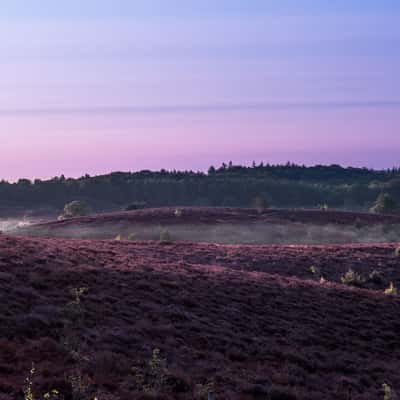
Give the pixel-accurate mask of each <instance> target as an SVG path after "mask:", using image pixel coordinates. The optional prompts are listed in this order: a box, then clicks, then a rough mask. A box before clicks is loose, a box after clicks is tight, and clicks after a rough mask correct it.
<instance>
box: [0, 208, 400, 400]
mask: <svg viewBox="0 0 400 400" xmlns="http://www.w3.org/2000/svg"><path fill="white" fill-rule="evenodd" d="M139 214H140V213H139ZM312 215H313V217H314V216H316V217H317V218H316V220H318V219H319V218H326V215H327V214H325V213H319V214H312ZM294 217H295V218H303V215H302V214H301V213H300V214H296V213H295V215H294ZM339 217H341V218H345V219H346V218H350V215H345V216H343V215H341V214H340V215H339ZM103 218H107V217H103ZM171 218H172V217H171ZM304 218H306V217H305V216H304ZM307 218H308V217H307ZM356 218H359V217H355V218H354V219H356ZM366 218H367V217H366ZM368 218H371V220H369V221H368V223H370V224H373V223H374V221H373V220H372V219H373V218H375V217H374V216H368ZM387 218H388V219H390V218H391V217H387ZM85 221H87V220H85ZM93 221H94V220H93ZM93 221H92V222H90V223H96V224H100V222H99V221H97V222H93ZM78 222H79V223H83V222H84V220H80V221H78ZM336 222H337V223H338V224H339V223H340V218H339V219H338V220H337V221H336ZM389 222H391V221H389ZM71 223H72V222H71V221H65V222H61V223H55V224H54V225H55V226H59V225H67V224H71ZM362 223H363V221H361V224H362ZM396 246H397V245H396V244H353V245H325V246H306V245H297V246H294V245H292V246H245V245H219V244H207V243H203V244H200V243H190V242H169V241H164V242H159V241H116V240H77V239H60V238H58V239H56V238H27V237H13V236H7V235H5V234H4V235H0V399H1V400H12V399H23V398H24V393H23V390H24V388H25V390H26V388H27V382H26V378H27V377H29V380H31V381H32V384H30V385H28V386H29V388H30V389H31V390H32V392H33V393H34V394H35V396H36V397H35V398H38V399H40V400H41V399H42V397H40V396H42V395H43V394H44V393H47V392H49V393H50V394H51V391H52V390H57V391H58V392H59V395H58V396H62V397H60V398H65V399H75V398H78V397H76V396H77V393H78V394H80V395H82V396H83V395H84V396H86V397H85V398H88V399H92V398H94V397H95V396H97V398H98V399H99V400H102V399H110V400H113V399H126V400H128V399H129V400H132V399H133V400H134V399H207V395H208V393H210V392H215V398H216V399H217V400H219V399H233V400H235V399H244V400H247V399H248V400H251V399H265V400H267V399H272V400H292V399H293V400H314V399H315V400H317V399H318V400H320V399H324V400H350V399H351V400H375V399H383V398H384V392H383V390H382V387H383V386H382V385H383V384H387V385H389V386H390V387H391V389H392V391H393V393H394V390H397V391H400V384H399V382H400V372H399V370H400V368H399V367H400V335H399V332H400V319H399V315H400V299H399V298H398V297H397V296H393V295H390V294H385V293H384V291H385V289H386V288H388V287H389V285H390V283H391V282H393V283H394V286H395V287H396V286H397V285H400V257H397V256H396V254H395V249H396ZM311 267H313V268H311ZM349 270H353V271H354V272H355V273H356V274H359V280H357V282H355V283H356V284H357V285H358V286H359V287H355V286H351V285H348V284H343V283H342V280H341V278H342V277H343V276H344V275H345V274H346V272H348V271H349ZM357 276H358V275H357ZM321 277H322V278H323V279H321ZM353 283H354V282H353ZM80 288H82V290H80ZM32 364H33V365H34V372H33V373H32V374H30V370H31V368H32ZM54 396H55V394H54Z"/></svg>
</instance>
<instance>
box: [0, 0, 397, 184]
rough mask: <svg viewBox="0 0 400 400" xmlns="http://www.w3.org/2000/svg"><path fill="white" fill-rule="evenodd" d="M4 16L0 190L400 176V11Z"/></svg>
mask: <svg viewBox="0 0 400 400" xmlns="http://www.w3.org/2000/svg"><path fill="white" fill-rule="evenodd" d="M4 3H5V5H4V6H2V10H1V11H0V72H1V73H0V88H1V90H0V138H1V146H0V178H5V179H16V178H18V177H29V178H32V177H51V176H55V175H60V174H62V173H63V174H65V175H67V176H79V175H83V174H85V173H90V174H96V173H104V172H110V171H112V170H137V169H144V168H146V169H147V168H149V169H159V168H168V169H172V168H177V169H207V167H208V166H209V165H210V164H216V165H219V164H221V162H222V161H229V160H232V161H233V162H235V163H246V164H249V163H251V161H252V160H255V161H257V162H258V161H261V160H263V161H266V162H274V163H276V162H286V161H289V160H290V161H293V162H298V163H306V164H315V163H325V164H330V163H341V164H344V165H355V166H367V167H374V168H383V167H391V166H394V165H397V166H398V165H400V129H399V128H400V112H399V111H400V77H399V71H400V51H399V48H400V6H399V5H398V4H397V3H395V2H392V1H389V0H388V1H386V2H385V1H382V2H373V1H369V0H365V1H364V2H363V3H362V7H361V6H360V5H361V3H360V2H357V1H356V0H348V1H346V2H344V1H340V0H339V1H338V2H337V3H336V2H335V4H337V5H338V6H337V7H335V6H332V5H323V3H327V2H326V1H324V2H322V1H321V2H318V1H314V2H311V1H309V0H303V1H299V0H297V1H296V2H295V1H290V0H281V1H276V2H265V1H261V0H253V2H249V3H250V4H251V5H246V6H244V5H243V4H244V2H236V1H235V0H231V1H228V0H221V1H220V2H219V3H218V2H217V3H218V6H216V5H215V1H213V2H211V1H207V0H203V1H200V0H199V1H194V0H186V1H185V2H180V1H178V0H171V1H170V2H168V4H169V7H166V6H165V4H166V2H165V1H164V2H161V1H160V0H153V1H151V0H147V1H131V0H114V1H113V2H111V0H110V1H106V0H97V2H95V1H93V0H87V1H86V2H85V3H84V4H85V5H84V6H82V2H81V4H79V2H78V1H77V0H70V1H68V2H67V1H64V0H58V1H57V7H54V6H52V4H54V2H52V1H50V0H41V1H40V2H39V1H37V0H31V2H30V3H29V5H30V6H26V1H25V2H23V1H21V0H4ZM24 3H25V4H24ZM267 3H268V5H266V4H267ZM300 3H302V7H300V6H299V4H300ZM188 4H190V5H191V7H189V6H188ZM274 4H275V5H274ZM317 4H319V5H317ZM110 5H113V7H111V6H110ZM185 5H186V6H185ZM360 10H362V11H360Z"/></svg>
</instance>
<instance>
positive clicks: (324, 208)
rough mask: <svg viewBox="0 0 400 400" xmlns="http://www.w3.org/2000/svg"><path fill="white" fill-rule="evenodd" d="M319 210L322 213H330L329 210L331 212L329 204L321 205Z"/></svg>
mask: <svg viewBox="0 0 400 400" xmlns="http://www.w3.org/2000/svg"><path fill="white" fill-rule="evenodd" d="M318 208H319V209H320V210H321V211H328V210H329V206H328V204H320V205H319V206H318Z"/></svg>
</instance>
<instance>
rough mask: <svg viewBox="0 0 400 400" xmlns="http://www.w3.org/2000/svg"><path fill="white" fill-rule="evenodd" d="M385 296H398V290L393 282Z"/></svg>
mask: <svg viewBox="0 0 400 400" xmlns="http://www.w3.org/2000/svg"><path fill="white" fill-rule="evenodd" d="M385 294H386V295H388V296H397V288H396V286H395V285H394V283H393V282H390V285H389V287H388V288H387V289H386V290H385Z"/></svg>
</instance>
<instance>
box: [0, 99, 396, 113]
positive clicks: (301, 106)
mask: <svg viewBox="0 0 400 400" xmlns="http://www.w3.org/2000/svg"><path fill="white" fill-rule="evenodd" d="M399 107H400V100H370V101H331V102H292V103H291V102H282V103H241V104H235V103H233V104H208V105H205V104H198V105H155V106H104V107H54V108H13V109H11V108H10V109H0V116H13V115H15V116H42V115H54V116H57V115H74V114H79V115H81V114H94V115H107V114H177V113H218V112H240V111H243V112H247V111H248V112H271V111H290V110H313V109H326V110H329V109H349V108H358V109H363V108H380V109H382V108H399Z"/></svg>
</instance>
